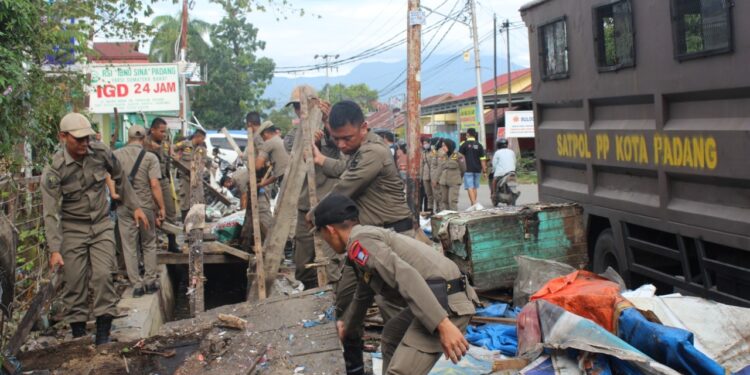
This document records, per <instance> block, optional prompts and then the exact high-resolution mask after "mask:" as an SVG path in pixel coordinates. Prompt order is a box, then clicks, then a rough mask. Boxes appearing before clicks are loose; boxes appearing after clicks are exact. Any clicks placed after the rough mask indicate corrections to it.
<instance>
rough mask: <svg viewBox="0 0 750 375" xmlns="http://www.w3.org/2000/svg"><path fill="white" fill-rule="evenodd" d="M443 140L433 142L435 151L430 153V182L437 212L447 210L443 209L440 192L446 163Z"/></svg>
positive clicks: (437, 139)
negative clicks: (442, 170)
mask: <svg viewBox="0 0 750 375" xmlns="http://www.w3.org/2000/svg"><path fill="white" fill-rule="evenodd" d="M442 144H443V140H442V139H440V138H436V139H435V141H434V142H433V144H432V146H433V150H432V152H430V182H432V195H433V199H434V200H435V203H434V206H433V207H434V209H435V212H440V211H443V210H445V209H446V208H445V207H443V196H442V195H441V191H440V175H439V174H438V172H439V171H440V167H441V166H442V165H443V163H444V162H445V159H446V158H445V152H443V150H442Z"/></svg>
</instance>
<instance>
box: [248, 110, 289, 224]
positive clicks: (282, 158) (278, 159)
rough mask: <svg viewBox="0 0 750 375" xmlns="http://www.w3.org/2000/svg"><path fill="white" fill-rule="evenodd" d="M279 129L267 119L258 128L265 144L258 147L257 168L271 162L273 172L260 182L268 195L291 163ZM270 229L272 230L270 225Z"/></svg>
mask: <svg viewBox="0 0 750 375" xmlns="http://www.w3.org/2000/svg"><path fill="white" fill-rule="evenodd" d="M277 130H278V129H277V128H276V127H275V126H273V123H272V122H271V121H265V122H264V123H263V124H262V125H261V126H260V128H259V129H258V133H259V134H258V135H260V136H261V137H262V138H263V144H262V145H261V146H260V148H259V149H258V155H257V157H256V158H255V169H256V170H260V169H262V168H263V167H264V166H265V165H266V163H270V164H271V174H270V175H269V174H268V173H266V175H265V176H264V178H263V179H262V180H261V181H260V183H259V184H258V187H259V188H262V189H264V190H265V191H266V196H270V188H271V187H270V185H271V184H273V183H275V182H279V183H280V182H281V179H282V178H283V177H284V171H285V170H286V167H287V166H288V165H289V154H288V153H287V152H286V149H284V141H282V140H281V138H280V137H279V136H278V135H277ZM266 176H268V177H266ZM269 210H270V203H269ZM271 225H273V222H271ZM268 230H269V231H270V230H271V227H270V226H269V228H268Z"/></svg>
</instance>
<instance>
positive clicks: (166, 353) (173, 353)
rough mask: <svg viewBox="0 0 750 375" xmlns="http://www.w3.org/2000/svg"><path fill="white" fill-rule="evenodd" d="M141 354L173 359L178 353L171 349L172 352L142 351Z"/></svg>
mask: <svg viewBox="0 0 750 375" xmlns="http://www.w3.org/2000/svg"><path fill="white" fill-rule="evenodd" d="M141 354H149V355H158V356H160V357H164V358H172V357H174V356H175V354H177V351H175V350H174V349H171V350H167V351H166V352H159V351H156V350H146V349H141Z"/></svg>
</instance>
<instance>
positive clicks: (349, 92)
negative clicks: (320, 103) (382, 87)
mask: <svg viewBox="0 0 750 375" xmlns="http://www.w3.org/2000/svg"><path fill="white" fill-rule="evenodd" d="M329 88H330V92H329V91H328V90H329ZM319 95H320V96H321V97H322V98H326V99H328V98H330V99H329V101H330V102H331V103H336V102H339V101H342V100H352V101H355V102H357V104H359V106H360V107H362V110H363V111H365V112H373V111H375V110H376V108H375V103H376V102H377V100H378V92H377V91H375V90H373V89H371V88H370V87H369V86H367V84H365V83H359V84H355V85H350V86H346V85H343V84H341V83H337V84H335V85H331V86H330V87H329V85H325V86H323V88H322V89H321V90H320V92H319Z"/></svg>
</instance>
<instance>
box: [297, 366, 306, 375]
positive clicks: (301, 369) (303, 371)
mask: <svg viewBox="0 0 750 375" xmlns="http://www.w3.org/2000/svg"><path fill="white" fill-rule="evenodd" d="M294 373H295V374H304V373H305V366H297V367H295V368H294Z"/></svg>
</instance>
